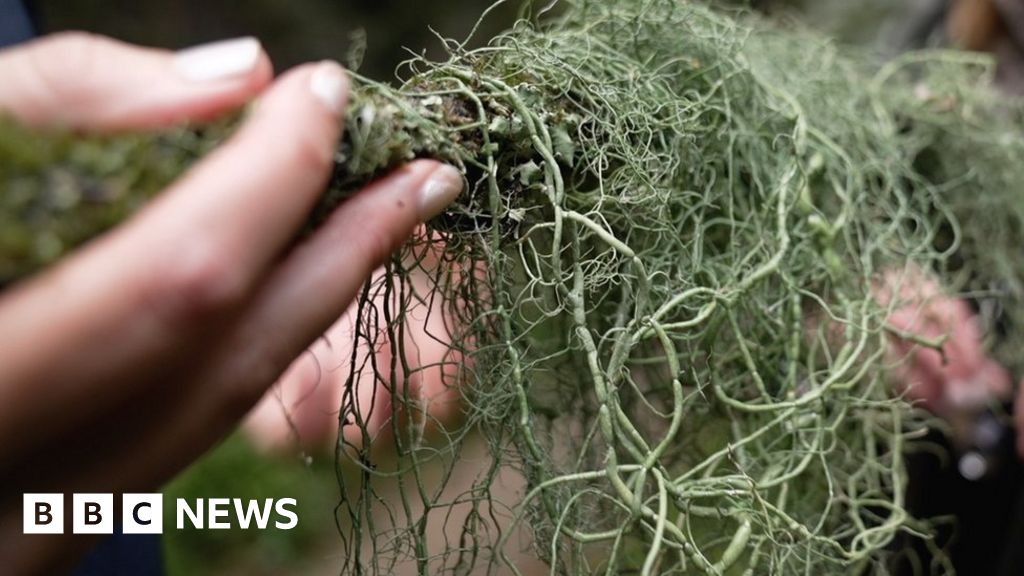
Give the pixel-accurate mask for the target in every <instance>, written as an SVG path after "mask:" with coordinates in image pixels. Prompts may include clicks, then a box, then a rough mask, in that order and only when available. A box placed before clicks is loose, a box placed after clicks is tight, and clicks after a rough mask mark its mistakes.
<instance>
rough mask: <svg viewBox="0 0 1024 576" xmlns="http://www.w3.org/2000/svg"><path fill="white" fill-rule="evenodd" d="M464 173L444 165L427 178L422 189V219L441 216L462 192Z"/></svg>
mask: <svg viewBox="0 0 1024 576" xmlns="http://www.w3.org/2000/svg"><path fill="white" fill-rule="evenodd" d="M462 187H463V184H462V173H461V172H459V171H458V170H457V169H455V168H454V167H452V166H448V165H442V166H441V167H439V168H438V169H436V170H434V171H433V173H431V174H430V176H429V177H428V178H427V180H426V182H424V183H423V187H421V188H420V219H421V220H423V221H427V220H430V219H431V218H433V217H434V216H437V215H438V214H440V213H441V212H442V211H443V210H444V209H445V208H446V207H448V205H449V204H451V203H452V202H453V201H454V200H455V199H456V198H457V197H458V196H459V194H460V193H461V192H462Z"/></svg>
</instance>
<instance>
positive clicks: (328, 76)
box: [309, 60, 348, 116]
mask: <svg viewBox="0 0 1024 576" xmlns="http://www.w3.org/2000/svg"><path fill="white" fill-rule="evenodd" d="M309 91H310V92H312V93H313V96H314V97H315V98H316V99H317V100H319V101H320V103H322V104H323V105H324V106H325V107H327V109H328V110H330V111H331V113H332V114H337V115H339V116H340V115H341V113H342V112H344V111H345V100H346V98H347V96H348V76H346V75H345V69H344V68H342V67H341V65H340V64H338V63H337V62H334V61H332V60H324V61H323V62H321V63H320V64H318V65H317V67H316V70H314V71H313V75H312V76H310V77H309Z"/></svg>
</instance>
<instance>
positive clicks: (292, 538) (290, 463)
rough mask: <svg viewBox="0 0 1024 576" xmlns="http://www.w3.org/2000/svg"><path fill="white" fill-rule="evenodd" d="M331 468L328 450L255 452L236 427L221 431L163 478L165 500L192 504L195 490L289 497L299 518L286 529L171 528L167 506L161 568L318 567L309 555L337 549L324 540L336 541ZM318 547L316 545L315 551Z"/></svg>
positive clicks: (191, 574) (253, 571)
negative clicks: (317, 453)
mask: <svg viewBox="0 0 1024 576" xmlns="http://www.w3.org/2000/svg"><path fill="white" fill-rule="evenodd" d="M333 470H334V468H333V458H330V457H322V458H319V459H312V460H311V461H309V462H307V461H304V460H303V459H301V458H300V457H299V456H296V457H294V458H291V459H275V458H270V457H266V456H263V455H261V454H259V453H257V452H256V451H255V450H254V449H253V448H252V446H251V445H249V444H248V443H247V442H246V440H245V439H244V438H242V437H241V436H239V435H236V436H233V437H231V438H229V439H227V440H226V441H224V443H222V444H221V445H220V446H218V447H217V448H216V449H214V450H213V451H212V452H210V453H209V454H208V455H207V456H206V457H204V458H203V459H201V460H200V461H199V462H197V463H196V464H194V465H193V466H192V467H191V468H190V469H189V470H187V471H186V472H185V473H184V474H182V475H181V476H180V477H179V478H178V479H177V480H175V481H173V482H172V483H171V484H170V485H168V486H166V487H165V488H164V494H165V495H166V500H165V501H166V502H168V503H171V502H174V501H175V499H177V498H185V499H186V500H188V501H189V502H190V503H192V504H194V503H195V501H196V499H199V498H203V499H204V500H206V499H209V498H241V499H242V500H249V499H252V500H259V501H263V500H264V499H266V498H273V499H275V500H277V499H279V498H295V499H296V500H297V501H298V502H297V506H296V508H295V509H294V510H295V512H296V513H297V515H298V518H299V521H298V525H297V526H296V527H295V528H294V529H292V530H277V529H273V528H269V529H267V530H258V529H253V528H250V529H248V530H241V529H238V528H232V529H229V530H196V529H184V530H176V529H175V528H174V522H175V516H174V510H173V508H172V509H169V510H166V511H165V514H164V517H165V526H166V529H165V530H164V551H165V557H166V568H167V574H168V576H178V575H180V576H202V575H204V574H246V575H251V576H259V575H263V574H266V575H268V576H269V575H271V574H282V573H288V574H297V573H310V572H317V571H322V570H318V568H319V567H318V566H316V565H315V564H316V562H317V561H318V560H319V559H321V558H324V557H326V556H329V555H332V554H336V551H335V550H332V549H331V548H330V546H331V544H332V543H333V544H336V541H335V538H336V532H335V531H334V530H333V526H334V520H333V518H334V507H335V506H336V505H337V502H338V487H337V483H336V482H335V481H334V472H333ZM230 518H232V519H233V518H234V516H231V517H230ZM271 521H273V517H272V520H271ZM318 549H320V550H322V552H321V553H319V554H318V553H316V550H318ZM324 568H333V565H327V566H325V567H324Z"/></svg>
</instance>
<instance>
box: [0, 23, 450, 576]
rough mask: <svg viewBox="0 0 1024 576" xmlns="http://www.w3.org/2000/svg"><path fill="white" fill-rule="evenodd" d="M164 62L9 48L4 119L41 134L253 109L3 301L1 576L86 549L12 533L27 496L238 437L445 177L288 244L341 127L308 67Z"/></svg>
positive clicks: (85, 45)
mask: <svg viewBox="0 0 1024 576" xmlns="http://www.w3.org/2000/svg"><path fill="white" fill-rule="evenodd" d="M172 62H173V56H172V54H170V53H167V52H163V51H159V50H150V49H143V48H136V47H131V46H127V45H124V44H120V43H118V42H115V41H112V40H109V39H104V38H99V37H95V36H90V35H84V34H68V35H60V36H56V37H50V38H46V39H42V40H40V41H37V42H35V43H32V44H29V45H26V46H24V47H19V48H16V49H13V50H9V51H5V52H0V78H3V83H2V84H0V111H3V112H5V113H8V114H13V115H14V116H16V117H18V118H19V119H21V120H23V121H25V122H28V123H30V124H33V125H37V126H40V127H48V126H50V127H52V126H58V127H62V128H68V127H70V128H72V129H76V130H82V131H90V132H96V131H101V132H102V131H114V130H135V129H153V128H159V127H162V126H168V125H173V124H177V123H180V122H183V121H188V120H204V119H209V118H212V117H215V116H217V115H219V114H221V113H223V112H226V111H228V110H231V109H235V108H238V107H239V106H241V105H243V104H245V103H246V102H249V101H251V100H252V99H254V98H256V97H258V98H259V105H258V106H257V107H256V109H255V111H254V112H253V113H252V114H251V116H250V117H249V119H248V120H247V121H246V123H245V125H244V126H243V127H242V128H241V129H240V130H239V132H238V133H237V134H236V135H235V136H234V137H233V138H232V139H231V140H230V141H229V142H227V143H226V144H225V145H223V146H222V147H221V148H220V149H218V150H217V151H215V152H214V153H213V154H211V155H210V156H208V157H207V158H206V159H204V160H203V161H202V162H201V163H200V164H198V165H197V166H196V167H195V168H194V169H193V170H191V171H190V172H189V173H188V174H187V175H185V176H184V177H183V178H182V179H181V180H179V181H178V182H176V183H175V184H173V185H172V186H170V187H169V189H167V190H166V191H165V192H164V193H163V194H162V195H160V196H159V197H158V198H157V199H156V200H155V201H153V202H152V203H151V204H150V205H149V206H147V207H146V208H145V209H144V210H143V211H142V212H141V213H139V214H138V215H137V216H136V217H134V218H133V219H131V220H130V221H128V222H127V223H125V224H124V225H122V226H121V227H119V228H118V229H116V230H114V231H112V232H111V233H109V234H107V235H105V236H103V237H101V238H99V239H97V240H96V241H94V242H92V243H90V244H89V245H87V246H86V247H84V248H83V249H81V250H79V251H78V252H77V253H75V254H73V255H71V256H70V257H68V258H66V259H65V260H63V261H62V262H61V263H60V264H58V265H57V266H55V267H53V268H51V269H49V270H47V271H45V272H44V273H42V274H40V275H39V276H37V277H34V278H31V279H29V280H28V281H26V282H23V283H21V284H18V285H16V286H14V287H12V288H11V289H9V290H7V291H6V292H4V293H0V342H3V346H0V366H2V369H0V486H2V489H0V558H3V564H4V570H5V573H11V574H20V573H59V571H61V570H65V569H68V568H69V567H72V566H73V565H74V564H75V562H76V559H77V558H78V553H80V552H82V551H83V550H87V549H88V547H89V546H90V544H91V543H92V541H91V540H89V539H86V538H82V537H72V536H69V535H64V536H29V537H26V536H22V535H21V494H22V493H24V492H62V493H65V494H70V493H74V492H78V493H87V492H105V493H109V492H112V493H115V494H118V493H123V492H148V491H154V490H156V489H157V488H158V487H159V486H160V485H161V484H162V483H163V482H165V481H167V480H168V479H169V478H171V477H172V476H173V475H174V474H175V473H176V472H178V471H179V470H181V469H182V468H183V467H185V466H186V465H187V464H188V463H190V462H191V461H192V460H193V459H195V458H196V457H198V456H199V455H201V454H202V453H203V452H204V451H205V450H207V449H208V448H209V447H210V446H212V445H213V444H214V443H216V442H217V441H218V440H220V439H221V438H223V437H224V436H225V435H226V434H227V433H228V432H230V431H231V430H232V429H233V428H234V427H235V426H236V425H237V423H238V422H239V421H240V420H241V419H242V417H243V416H244V415H245V414H246V413H247V412H248V411H249V410H250V409H251V408H252V407H253V405H254V404H255V403H256V402H257V401H258V400H259V399H260V398H261V397H262V396H263V395H264V393H265V392H266V391H267V390H268V388H269V387H270V386H271V385H272V384H273V383H274V382H275V381H277V380H278V378H279V377H280V376H281V374H282V373H284V372H285V371H286V369H288V367H289V365H291V364H292V363H293V361H294V360H295V359H296V358H299V357H300V356H302V354H303V351H304V350H306V349H307V348H308V347H309V346H310V345H311V344H312V343H313V342H314V341H315V340H316V339H317V338H318V337H319V336H320V335H322V334H323V333H324V331H325V330H327V329H328V328H329V327H330V326H331V325H332V324H333V323H334V322H335V321H336V320H337V319H338V318H339V317H341V316H342V313H343V312H344V311H345V309H346V308H347V307H348V305H349V304H350V302H351V301H352V299H353V298H354V296H355V295H356V294H357V293H358V290H359V289H360V287H361V286H362V284H363V282H364V281H365V279H366V278H367V277H368V276H369V275H370V274H371V272H372V271H373V270H374V269H375V268H377V267H378V266H379V265H380V263H381V262H382V261H383V260H384V259H385V258H386V257H387V256H388V255H389V254H390V253H391V252H392V250H393V249H394V248H395V247H396V246H398V245H399V244H400V243H401V242H402V241H403V240H404V239H405V238H407V237H408V235H409V234H411V233H412V232H413V231H414V230H415V228H416V226H417V225H418V223H419V222H420V220H421V216H422V214H420V211H419V208H418V206H419V190H420V189H421V188H422V187H423V185H424V183H425V182H426V181H427V180H428V179H429V178H430V177H431V175H433V174H435V171H437V170H439V169H440V165H439V164H437V163H434V162H428V161H417V162H415V163H412V164H410V165H408V166H405V167H403V168H401V169H399V170H398V171H396V172H395V173H394V174H392V175H390V176H388V177H386V178H383V179H381V180H379V181H377V182H375V183H373V184H371V185H370V186H369V187H367V188H366V189H365V190H363V191H362V192H361V193H359V194H357V195H356V196H355V197H354V198H352V199H351V200H349V201H348V202H346V203H345V204H344V205H342V206H341V207H340V208H339V209H338V210H337V211H336V212H335V214H333V215H332V217H331V218H330V219H329V220H328V221H327V222H326V224H324V226H323V227H322V228H320V229H319V230H318V231H317V232H316V233H315V234H313V235H312V236H310V237H308V238H306V239H304V240H303V241H301V242H300V243H296V242H295V241H294V240H293V239H294V238H295V236H296V232H297V231H298V230H299V229H300V227H301V225H302V223H303V221H304V219H305V217H306V214H307V213H308V211H309V209H310V207H311V206H313V204H314V202H315V200H316V198H317V197H318V195H319V193H320V192H321V190H322V188H323V186H324V184H325V182H326V180H327V177H328V174H329V170H330V167H331V161H332V157H333V151H334V146H335V142H336V141H337V139H338V137H339V134H340V131H341V129H342V126H341V123H340V117H341V115H340V114H339V113H338V111H337V110H332V109H330V108H329V107H328V106H325V105H324V104H323V102H321V101H320V100H317V99H316V98H314V97H313V95H312V93H311V92H310V90H309V85H310V75H311V74H313V72H314V69H315V68H316V66H317V65H304V66H299V67H297V68H295V69H293V70H290V71H288V72H286V73H285V74H283V75H282V76H281V77H280V78H278V79H276V80H275V79H274V77H273V72H272V68H271V64H270V61H269V59H268V58H267V56H266V54H261V55H260V59H259V62H258V65H257V66H256V67H255V68H254V69H252V70H251V71H250V72H249V73H247V74H244V75H238V76H234V77H231V78H228V79H221V80H216V81H212V82H203V83H196V82H188V81H185V80H184V79H181V78H180V77H179V76H178V75H176V74H175V73H174V70H173V66H172ZM293 370H300V369H299V368H296V369H293ZM68 500H69V501H70V497H68ZM116 500H117V499H116V498H115V501H116Z"/></svg>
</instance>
